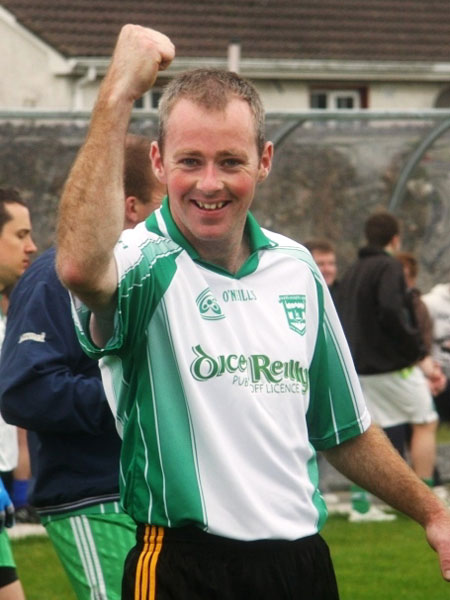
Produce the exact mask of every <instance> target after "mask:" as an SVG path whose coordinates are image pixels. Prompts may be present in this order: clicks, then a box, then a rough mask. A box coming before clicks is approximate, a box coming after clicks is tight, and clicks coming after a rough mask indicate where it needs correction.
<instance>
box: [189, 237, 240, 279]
mask: <svg viewBox="0 0 450 600" xmlns="http://www.w3.org/2000/svg"><path fill="white" fill-rule="evenodd" d="M195 249H196V250H197V252H198V254H199V256H200V257H201V258H202V259H203V260H204V261H206V262H209V263H211V264H213V265H217V266H218V267H221V268H223V269H225V270H226V271H228V272H229V273H233V274H235V273H237V272H238V271H239V269H240V268H241V267H242V265H243V264H244V262H245V261H246V260H247V258H248V257H249V256H250V246H249V243H248V239H247V235H244V236H243V237H242V240H241V243H240V244H239V245H233V244H230V243H229V242H228V243H227V242H224V243H222V244H217V243H208V242H206V243H202V242H200V243H198V242H197V243H196V244H195Z"/></svg>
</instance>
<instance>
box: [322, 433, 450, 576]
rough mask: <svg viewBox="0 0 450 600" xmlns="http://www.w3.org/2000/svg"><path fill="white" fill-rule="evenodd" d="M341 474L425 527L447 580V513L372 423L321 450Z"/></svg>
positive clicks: (449, 527)
mask: <svg viewBox="0 0 450 600" xmlns="http://www.w3.org/2000/svg"><path fill="white" fill-rule="evenodd" d="M324 455H325V457H326V459H327V460H328V461H329V462H330V463H331V464H332V465H333V466H334V467H335V468H336V469H337V470H338V471H340V472H341V473H342V474H343V475H345V476H346V477H348V478H349V479H350V480H351V481H354V482H355V483H357V484H358V485H360V486H362V487H363V488H364V489H366V490H368V491H370V492H372V493H373V494H375V495H376V496H377V497H378V498H380V499H381V500H383V501H384V502H386V503H387V504H389V505H390V506H392V507H393V508H395V509H397V510H399V511H400V512H402V513H404V514H406V515H408V516H409V517H411V518H412V519H414V520H415V521H417V522H418V523H419V524H420V525H422V527H423V528H424V529H425V533H426V536H427V539H428V542H429V544H430V545H431V547H432V548H433V549H434V550H435V551H436V552H437V553H438V555H439V562H440V567H441V572H442V575H443V577H444V579H446V580H447V581H450V512H449V511H448V510H447V509H446V507H445V506H444V505H443V503H442V502H441V501H440V500H439V499H438V498H437V497H436V496H435V494H433V492H432V491H431V490H430V489H429V488H428V487H427V485H425V484H424V483H423V482H422V481H421V480H420V479H419V478H418V477H417V476H416V474H415V473H414V471H413V470H412V469H411V468H410V467H409V466H408V465H407V463H406V462H405V461H404V460H403V458H402V457H401V456H400V455H399V454H398V452H397V451H396V450H395V449H394V448H393V446H392V445H391V444H390V442H389V440H388V439H387V437H386V436H385V434H384V433H383V432H382V431H381V430H380V429H379V428H378V427H376V426H375V425H372V426H371V427H369V429H368V430H367V431H365V432H364V433H363V434H361V435H359V436H357V437H354V438H352V439H351V440H348V441H346V442H344V443H343V444H341V445H339V446H335V447H333V448H330V449H328V450H325V451H324Z"/></svg>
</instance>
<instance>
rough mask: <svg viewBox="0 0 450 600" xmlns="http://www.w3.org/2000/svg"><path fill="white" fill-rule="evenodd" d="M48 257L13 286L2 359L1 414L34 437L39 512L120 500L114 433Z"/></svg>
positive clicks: (95, 369)
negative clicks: (29, 431)
mask: <svg viewBox="0 0 450 600" xmlns="http://www.w3.org/2000/svg"><path fill="white" fill-rule="evenodd" d="M54 262H55V250H54V249H53V248H52V249H50V250H47V251H46V252H44V253H43V254H42V255H41V256H40V257H39V258H38V259H37V260H35V261H34V263H33V264H32V265H31V266H30V267H29V269H28V270H27V271H26V273H25V274H24V275H23V276H22V277H21V279H20V280H19V282H18V283H17V285H16V287H15V288H14V291H13V293H12V295H11V301H10V306H9V309H8V317H7V326H6V335H5V340H4V343H3V347H2V353H1V361H0V408H1V412H2V415H3V418H4V419H5V421H7V422H8V423H11V424H14V425H18V426H20V427H23V428H25V429H28V430H31V431H32V432H35V434H33V435H35V436H36V438H37V440H36V442H37V443H36V444H34V443H33V444H31V446H32V448H33V451H32V452H31V455H32V469H33V476H34V478H35V485H34V489H33V492H32V497H31V499H30V501H31V504H33V505H34V506H35V507H36V508H37V509H38V512H39V514H41V515H51V514H58V513H61V512H66V511H69V510H75V509H79V508H83V507H84V506H91V505H93V504H97V503H100V502H109V501H117V500H118V499H119V454H120V444H121V442H120V438H119V436H118V434H117V432H116V429H115V424H114V419H113V416H112V413H111V411H110V408H109V406H108V403H107V401H106V397H105V394H104V391H103V386H102V382H101V378H100V371H99V369H98V365H97V362H96V361H93V360H92V359H90V358H88V356H86V354H84V352H83V351H82V350H81V347H80V345H79V343H78V340H77V337H76V334H75V329H74V325H73V321H72V317H71V313H70V300H69V294H68V292H67V290H66V289H65V288H64V287H63V286H62V285H61V283H60V282H59V279H58V277H57V275H56V271H55V266H54Z"/></svg>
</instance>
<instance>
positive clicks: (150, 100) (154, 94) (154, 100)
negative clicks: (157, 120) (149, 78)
mask: <svg viewBox="0 0 450 600" xmlns="http://www.w3.org/2000/svg"><path fill="white" fill-rule="evenodd" d="M161 96H162V89H161V88H153V89H151V90H150V91H149V92H147V93H146V94H144V95H143V96H142V97H141V98H138V99H137V100H136V101H135V103H134V108H137V109H138V110H149V109H151V108H155V109H156V108H158V104H159V101H160V99H161Z"/></svg>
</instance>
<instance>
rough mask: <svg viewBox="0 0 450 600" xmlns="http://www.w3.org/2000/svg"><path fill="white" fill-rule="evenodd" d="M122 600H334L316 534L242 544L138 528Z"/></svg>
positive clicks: (330, 572) (191, 530)
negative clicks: (289, 539)
mask: <svg viewBox="0 0 450 600" xmlns="http://www.w3.org/2000/svg"><path fill="white" fill-rule="evenodd" d="M137 540H138V542H137V544H136V546H135V547H134V548H132V550H131V551H130V553H129V554H128V557H127V560H126V562H125V570H124V577H123V584H122V600H169V599H170V600H240V599H242V600H294V599H295V600H338V598H339V594H338V590H337V584H336V577H335V574H334V569H333V565H332V563H331V558H330V553H329V550H328V546H327V544H326V543H325V541H324V540H323V539H322V538H321V537H320V535H313V536H310V537H306V538H302V539H299V540H295V541H284V540H257V541H254V542H241V541H238V540H231V539H228V538H223V537H219V536H215V535H211V534H208V533H204V532H203V531H201V530H200V529H198V528H196V527H182V528H177V529H165V528H163V527H156V526H150V525H138V529H137Z"/></svg>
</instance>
